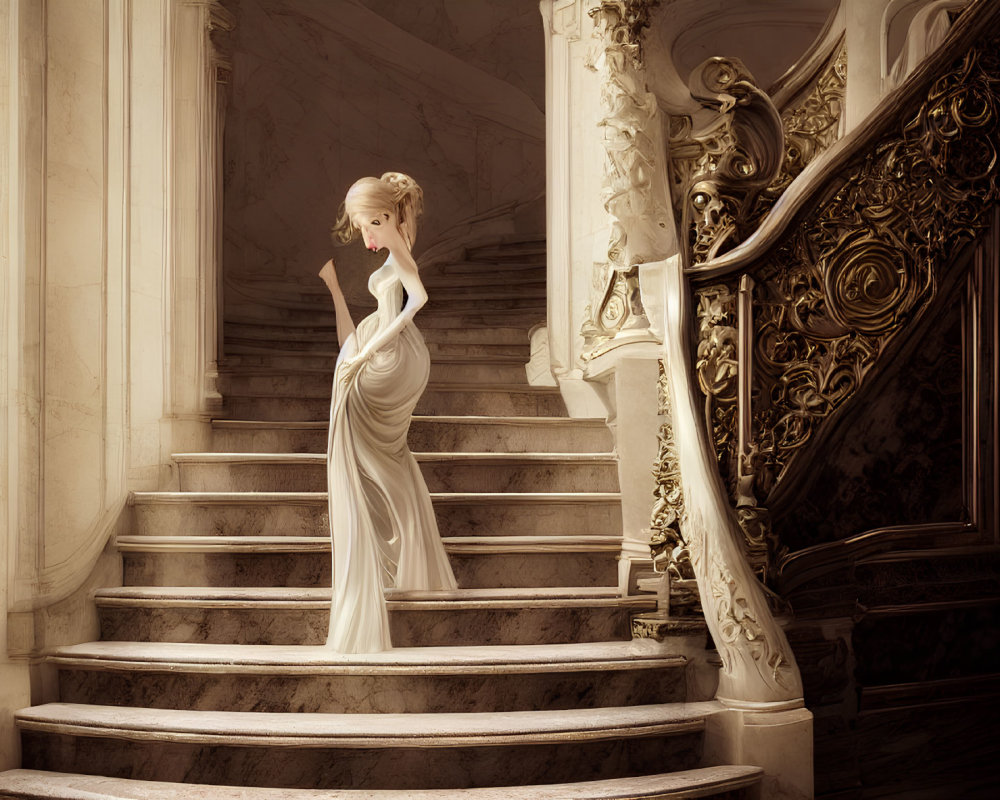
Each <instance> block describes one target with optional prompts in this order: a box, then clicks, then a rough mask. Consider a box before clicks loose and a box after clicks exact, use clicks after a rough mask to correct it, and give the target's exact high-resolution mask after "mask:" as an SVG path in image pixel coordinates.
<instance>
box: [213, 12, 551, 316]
mask: <svg viewBox="0 0 1000 800" xmlns="http://www.w3.org/2000/svg"><path fill="white" fill-rule="evenodd" d="M227 7H229V8H230V9H232V10H233V12H234V14H235V16H236V20H237V23H236V29H235V31H234V34H233V36H234V39H233V42H234V50H233V71H232V77H231V85H230V95H229V98H228V106H227V109H226V131H225V145H224V159H225V207H224V225H225V241H224V246H223V263H224V270H225V276H226V298H227V303H229V302H230V301H235V300H237V299H240V300H245V299H246V297H245V296H244V294H243V293H244V292H250V293H251V294H253V287H254V286H259V285H260V283H259V282H260V281H261V280H264V281H267V280H272V281H274V282H275V286H276V287H277V288H273V287H272V289H269V290H268V291H265V292H262V293H260V294H258V295H257V296H256V297H257V299H259V300H260V302H262V303H266V302H267V297H266V295H267V294H269V293H270V292H272V291H274V292H278V293H279V294H280V293H285V292H289V293H294V292H295V290H296V287H298V286H300V285H302V286H306V287H308V288H310V289H312V288H315V287H320V288H321V285H320V284H319V282H318V280H317V279H316V278H315V274H316V272H318V270H319V267H320V266H321V265H322V263H323V262H324V261H325V260H326V259H327V258H329V257H330V256H331V254H333V253H334V252H335V251H334V250H333V248H332V246H331V242H330V235H329V231H330V227H331V223H332V222H333V220H334V219H335V217H336V214H337V210H338V206H339V204H340V202H341V200H342V199H343V194H344V192H345V190H346V188H347V187H348V186H349V185H350V183H351V182H353V180H355V179H356V178H358V177H360V176H362V175H372V174H374V175H378V174H381V173H382V172H384V171H386V170H401V171H404V172H408V173H410V174H412V175H413V176H414V177H415V178H416V179H417V180H418V181H419V182H420V183H421V185H422V186H423V188H424V191H425V198H426V209H427V210H426V214H425V216H424V220H423V223H422V227H421V230H420V232H419V236H418V241H417V243H416V246H415V251H416V252H417V253H418V254H419V253H420V252H421V251H423V250H425V249H427V247H428V246H431V245H433V244H434V243H435V241H436V240H439V239H440V238H441V237H443V236H446V235H447V232H448V231H449V229H451V228H453V226H455V225H456V224H457V223H459V222H460V221H461V220H465V219H468V218H469V217H472V216H474V215H477V214H482V213H483V212H488V211H490V210H492V209H496V208H498V207H501V206H503V205H505V204H510V203H521V204H524V203H528V202H529V201H531V200H533V199H537V198H539V197H540V196H541V194H542V192H543V189H544V180H545V159H544V141H543V140H544V114H543V109H542V107H541V106H542V96H543V93H544V58H543V52H544V45H543V38H542V26H541V19H540V16H539V14H538V6H537V3H536V2H534V0H476V1H475V2H467V1H466V0H434V2H421V3H410V2H374V0H368V2H350V0H233V2H229V3H227ZM515 216H516V219H514V218H513V217H512V219H513V220H514V221H513V222H512V223H511V227H510V228H509V230H510V231H511V232H519V233H525V234H535V235H537V234H541V233H543V232H544V221H543V219H542V215H541V206H540V205H538V204H537V203H536V205H535V208H534V209H533V210H531V211H529V212H527V213H525V214H521V215H515ZM336 255H337V260H338V262H339V263H340V265H341V282H342V284H343V285H344V288H345V291H346V292H347V295H348V298H349V299H350V300H353V299H365V298H366V295H365V291H364V286H365V283H364V281H365V279H366V278H367V272H368V270H369V269H370V264H369V262H368V261H366V260H365V256H366V254H365V253H364V251H363V250H362V249H361V248H359V247H353V248H347V249H345V250H340V251H336ZM358 273H360V278H359V277H358ZM230 316H232V314H230Z"/></svg>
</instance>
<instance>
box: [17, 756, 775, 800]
mask: <svg viewBox="0 0 1000 800" xmlns="http://www.w3.org/2000/svg"><path fill="white" fill-rule="evenodd" d="M761 776H762V770H761V769H760V768H758V767H742V766H728V765H727V766H720V767H701V768H697V769H689V770H679V771H677V772H670V773H661V774H657V775H640V776H638V777H633V778H612V779H609V780H598V781H577V782H574V783H560V784H550V785H548V786H541V785H537V784H536V785H532V786H505V787H502V788H499V789H498V788H492V787H486V788H480V789H464V788H463V789H453V790H448V789H408V790H407V793H406V800H691V799H692V798H695V797H697V798H705V800H712V799H713V798H715V800H750V798H751V797H752V796H753V797H756V796H757V795H756V794H750V792H755V791H756V790H757V786H758V785H759V783H760V780H761ZM0 798H31V800H401V798H400V795H399V792H398V791H396V790H395V789H384V790H378V789H274V788H271V787H267V788H259V787H250V786H214V785H207V784H192V783H165V782H153V781H137V780H129V779H126V778H105V777H102V776H91V775H80V774H69V773H62V772H41V771H38V770H26V769H20V770H10V771H8V772H3V773H0Z"/></svg>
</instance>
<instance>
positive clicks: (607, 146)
mask: <svg viewBox="0 0 1000 800" xmlns="http://www.w3.org/2000/svg"><path fill="white" fill-rule="evenodd" d="M657 2H658V0H603V1H602V2H601V4H600V5H599V6H597V7H596V8H594V9H592V10H591V11H590V12H589V13H590V16H591V17H592V18H593V20H594V31H593V39H592V42H591V46H590V49H589V51H588V54H587V58H586V66H587V67H588V68H590V69H592V70H594V71H596V72H598V73H599V74H600V76H601V108H602V112H603V117H602V119H601V121H600V123H599V126H600V128H601V129H602V131H603V143H604V153H605V163H604V183H603V190H602V202H603V204H604V209H605V211H606V212H607V214H608V219H609V224H610V228H611V231H610V236H609V242H608V248H607V260H606V261H604V260H602V261H598V262H596V263H595V264H594V270H593V284H592V287H591V301H590V305H589V306H588V308H587V309H586V311H585V313H584V323H583V326H582V328H581V334H582V335H583V338H584V354H583V360H584V361H587V360H589V359H590V358H593V357H594V356H596V355H599V354H600V353H602V352H605V351H606V350H607V349H609V347H612V346H615V345H617V344H620V343H622V342H623V341H635V340H640V341H641V340H647V341H648V340H653V339H655V336H653V335H652V334H651V333H650V332H649V321H648V320H647V319H646V314H645V310H644V309H643V305H642V298H641V291H640V286H639V269H638V265H640V264H643V263H645V262H648V261H657V260H659V259H661V258H663V257H664V256H666V255H667V254H668V250H669V242H670V234H669V231H670V230H671V226H672V220H671V216H670V211H669V209H668V208H667V207H666V205H665V204H664V203H663V202H662V200H661V198H663V197H664V196H665V191H664V188H665V185H666V177H665V176H666V171H665V166H666V165H665V163H664V162H665V159H664V157H663V155H662V153H663V146H662V136H661V132H660V130H661V122H660V114H659V108H658V106H657V100H656V96H655V95H654V94H652V93H651V92H649V91H648V90H647V87H646V76H645V67H644V65H643V61H642V48H641V34H642V30H643V29H644V28H645V27H647V26H648V25H649V14H650V11H651V10H652V9H653V8H654V7H655V6H656V4H657Z"/></svg>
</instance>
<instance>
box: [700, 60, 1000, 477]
mask: <svg viewBox="0 0 1000 800" xmlns="http://www.w3.org/2000/svg"><path fill="white" fill-rule="evenodd" d="M998 90H1000V55H998V42H996V41H991V42H987V43H983V44H982V45H981V46H979V47H977V48H974V49H971V50H970V51H969V52H968V53H967V54H966V55H964V56H963V57H962V58H961V59H960V61H959V62H958V63H956V64H955V65H954V67H953V68H952V69H951V70H949V71H948V72H947V73H945V74H943V75H941V76H940V77H938V78H937V79H936V80H934V81H933V82H932V83H931V84H930V85H929V86H928V89H927V92H926V94H925V96H924V98H923V100H922V102H921V103H920V105H919V107H917V108H911V110H910V112H909V113H908V115H906V117H905V119H904V121H903V122H902V124H901V125H900V126H898V127H897V128H895V129H894V130H891V131H890V132H889V133H888V134H886V135H885V136H884V137H883V138H882V140H881V141H879V142H878V143H877V144H876V145H875V146H874V147H872V148H870V149H869V150H868V152H867V153H865V154H864V155H863V156H862V157H859V158H858V159H856V160H855V161H854V162H852V163H851V164H850V165H849V166H848V167H847V168H845V170H844V171H843V172H842V173H841V174H840V175H838V176H835V178H834V179H833V180H832V181H831V185H832V186H833V187H836V188H835V190H834V191H832V193H831V194H830V195H829V196H828V198H827V199H826V200H825V201H823V202H821V203H819V204H818V205H817V206H816V208H814V209H813V210H812V211H810V212H809V213H808V214H807V215H806V216H805V217H804V218H803V220H802V221H801V223H800V224H799V225H798V226H797V227H796V229H795V230H794V231H792V232H791V233H790V235H789V236H788V237H787V238H786V239H785V240H784V241H783V242H782V243H781V244H780V245H779V246H778V247H777V248H776V249H775V250H774V251H773V252H772V254H771V255H770V256H769V257H768V258H767V259H766V260H764V261H762V262H761V263H760V266H758V267H757V268H755V269H754V270H753V273H752V274H753V277H754V280H755V281H756V283H757V287H756V289H755V302H754V327H755V333H754V337H755V355H754V374H755V382H756V384H757V385H756V386H755V392H756V394H755V406H756V407H755V414H754V428H755V431H756V434H757V441H756V446H757V449H758V464H757V471H756V491H757V495H758V496H761V497H766V496H767V495H768V494H770V492H771V491H772V490H773V489H774V487H775V486H776V485H777V483H778V482H779V481H781V479H782V477H783V476H784V475H785V474H786V473H787V470H788V468H789V465H790V464H791V463H792V461H793V459H794V458H795V456H796V454H797V453H799V452H801V451H802V450H803V448H805V447H806V446H807V445H808V444H809V443H810V441H811V440H812V439H813V437H814V434H815V432H816V430H817V428H818V426H819V425H821V424H822V422H823V420H825V419H826V418H828V417H830V416H831V415H832V414H834V413H835V412H836V411H837V410H838V409H839V408H840V407H841V406H843V405H844V403H845V402H847V401H848V400H849V399H850V398H851V397H853V396H854V395H855V393H856V392H857V390H858V388H859V387H860V386H861V384H862V382H863V381H864V379H865V376H866V375H867V374H868V372H869V371H870V370H871V369H872V368H873V367H874V366H875V365H876V363H877V362H878V361H879V358H880V356H881V355H882V353H883V352H885V350H886V348H887V347H888V345H889V344H890V343H891V342H892V341H893V340H894V339H895V338H896V337H898V336H899V335H900V334H901V332H902V331H903V330H904V328H905V326H906V325H907V323H908V322H909V321H911V320H913V319H914V318H915V316H917V315H918V314H919V313H920V312H921V311H922V310H923V309H925V308H926V307H927V306H928V304H929V303H930V301H931V300H932V299H933V298H934V296H935V295H936V292H937V285H938V282H939V280H940V279H941V277H942V275H943V272H944V270H945V269H946V268H947V267H948V265H949V263H950V262H949V259H950V257H951V256H952V255H953V254H954V253H955V252H956V251H957V250H958V249H959V248H960V247H961V245H962V244H964V243H965V242H967V241H969V240H970V239H972V238H973V237H974V236H975V235H976V233H977V232H978V231H980V230H982V229H983V228H984V226H985V224H986V215H985V214H984V213H983V212H984V209H986V208H988V207H989V206H990V205H992V204H995V203H996V202H997V201H998V199H1000V187H998V180H997V160H998V144H997V141H998V133H1000V119H998V113H997V111H998V109H997V105H998V102H1000V101H998ZM723 423H724V424H723V425H722V426H721V427H723V428H724V430H721V431H720V430H719V429H718V427H717V428H716V431H715V437H716V444H717V446H719V445H720V444H721V445H723V446H725V445H726V443H727V437H731V436H733V435H734V432H735V423H734V422H731V421H730V420H728V419H725V420H723Z"/></svg>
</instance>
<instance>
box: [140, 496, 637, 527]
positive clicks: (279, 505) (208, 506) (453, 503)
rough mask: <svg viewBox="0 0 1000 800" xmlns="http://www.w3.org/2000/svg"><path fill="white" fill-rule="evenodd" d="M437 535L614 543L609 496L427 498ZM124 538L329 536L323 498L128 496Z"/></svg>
mask: <svg viewBox="0 0 1000 800" xmlns="http://www.w3.org/2000/svg"><path fill="white" fill-rule="evenodd" d="M431 501H432V503H433V504H434V514H435V516H436V517H437V522H438V529H439V530H440V531H441V535H442V536H507V535H521V536H533V535H546V536H588V535H596V536H602V535H603V536H620V535H621V533H622V521H621V497H620V495H619V494H618V493H617V492H587V493H584V492H523V493H514V492H495V493H477V494H471V493H453V492H452V493H436V494H432V495H431ZM129 505H130V509H131V512H132V532H133V533H136V534H142V535H156V534H189V535H192V534H212V535H218V536H242V535H250V534H263V535H269V536H326V535H329V532H330V528H329V525H330V523H329V520H328V519H327V497H326V493H325V492H289V493H285V492H256V493H247V492H202V493H193V492H134V493H133V494H132V495H131V497H130V501H129Z"/></svg>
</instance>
